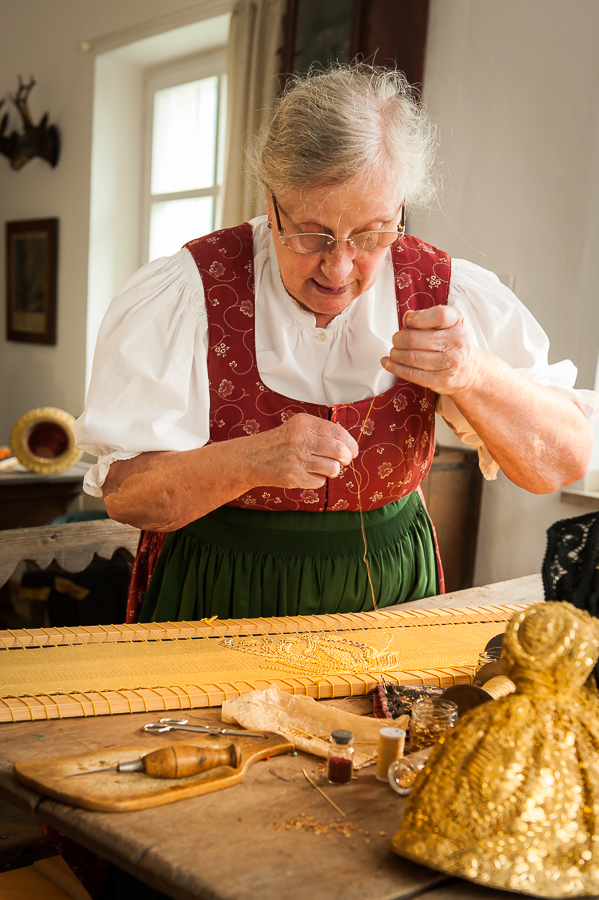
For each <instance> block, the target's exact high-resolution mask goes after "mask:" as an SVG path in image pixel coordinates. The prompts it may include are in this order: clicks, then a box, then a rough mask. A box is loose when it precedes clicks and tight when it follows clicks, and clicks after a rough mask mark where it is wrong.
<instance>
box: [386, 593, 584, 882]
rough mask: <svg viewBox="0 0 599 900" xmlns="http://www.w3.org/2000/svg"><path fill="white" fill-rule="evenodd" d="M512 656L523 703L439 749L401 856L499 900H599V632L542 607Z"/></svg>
mask: <svg viewBox="0 0 599 900" xmlns="http://www.w3.org/2000/svg"><path fill="white" fill-rule="evenodd" d="M503 647H504V660H505V663H506V666H507V670H508V674H509V676H510V677H511V679H512V680H513V681H514V683H515V684H516V692H515V693H514V694H510V695H509V696H507V697H503V698H501V699H499V700H495V701H492V702H489V703H485V704H483V705H482V706H479V707H477V708H476V709H474V710H472V711H471V712H470V713H467V714H466V716H464V718H463V719H460V721H459V723H458V725H457V727H456V728H455V729H454V730H453V731H452V732H449V733H448V734H447V735H445V736H444V737H443V738H441V739H440V741H439V742H438V743H437V745H436V746H435V748H434V750H433V752H432V754H431V757H430V760H429V762H428V765H427V766H426V768H425V769H424V770H423V772H422V773H421V774H420V775H419V777H418V779H417V781H416V784H415V785H414V789H413V791H412V793H411V795H410V798H409V800H408V804H407V807H406V812H405V815H404V819H403V821H402V824H401V828H400V829H399V831H398V832H397V834H396V835H395V837H394V839H393V843H392V846H393V849H394V850H395V852H396V853H398V854H399V855H400V856H405V857H407V858H408V859H411V860H414V861H416V862H419V863H423V864H424V865H427V866H430V867H431V868H434V869H439V870H441V871H443V872H447V873H450V874H452V875H459V876H461V877H462V878H467V879H470V880H471V881H478V882H480V883H481V884H486V885H489V886H490V887H494V888H503V889H506V890H510V891H519V892H522V893H525V894H531V895H533V896H535V897H548V898H554V897H560V898H561V897H582V896H588V895H595V894H596V893H597V890H598V889H599V826H597V822H598V821H599V697H598V695H597V691H596V689H595V687H594V681H593V683H592V684H590V683H589V684H586V683H585V682H586V681H587V679H588V677H589V675H590V673H591V672H592V670H593V666H594V664H595V661H596V660H597V657H598V656H599V623H598V622H597V620H596V619H593V618H591V616H589V614H588V613H587V612H585V611H583V610H579V609H576V608H575V607H573V606H572V605H571V604H569V603H544V604H541V605H539V606H534V607H531V608H530V609H527V610H525V611H524V612H520V613H518V614H516V615H515V616H514V617H513V619H512V620H511V622H510V623H509V625H508V628H507V631H506V636H505V638H504V644H503Z"/></svg>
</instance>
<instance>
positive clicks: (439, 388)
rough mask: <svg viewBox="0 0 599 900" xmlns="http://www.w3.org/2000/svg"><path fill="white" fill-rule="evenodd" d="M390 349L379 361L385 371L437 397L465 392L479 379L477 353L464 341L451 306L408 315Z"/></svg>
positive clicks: (458, 315) (459, 320) (460, 321)
mask: <svg viewBox="0 0 599 900" xmlns="http://www.w3.org/2000/svg"><path fill="white" fill-rule="evenodd" d="M403 326H404V327H403V329H402V331H398V332H397V333H396V334H395V335H394V336H393V349H392V350H391V352H390V354H389V356H386V357H384V358H383V359H382V360H381V363H382V365H383V366H385V367H386V369H387V371H389V372H392V373H393V374H394V375H397V377H398V378H403V379H405V380H406V381H412V382H414V384H419V385H421V386H422V387H427V388H430V389H431V390H433V391H435V392H436V393H437V394H461V393H463V392H464V391H469V390H470V389H471V388H472V387H474V385H475V384H476V381H477V379H478V376H479V359H478V350H477V348H476V347H473V346H472V344H471V343H470V341H469V340H468V335H467V334H466V331H465V329H464V322H463V318H462V315H461V313H459V312H458V311H457V310H456V309H454V308H453V307H451V306H433V307H431V308H430V309H421V310H417V311H414V312H408V313H406V314H405V316H404V320H403Z"/></svg>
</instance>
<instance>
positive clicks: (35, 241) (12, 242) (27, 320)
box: [6, 219, 58, 344]
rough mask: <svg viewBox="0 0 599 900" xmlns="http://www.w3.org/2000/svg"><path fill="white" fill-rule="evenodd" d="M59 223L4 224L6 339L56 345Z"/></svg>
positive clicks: (43, 221)
mask: <svg viewBox="0 0 599 900" xmlns="http://www.w3.org/2000/svg"><path fill="white" fill-rule="evenodd" d="M57 273H58V219H32V220H30V221H25V222H7V223H6V337H7V339H8V340H9V341H24V342H25V343H29V344H56V285H57Z"/></svg>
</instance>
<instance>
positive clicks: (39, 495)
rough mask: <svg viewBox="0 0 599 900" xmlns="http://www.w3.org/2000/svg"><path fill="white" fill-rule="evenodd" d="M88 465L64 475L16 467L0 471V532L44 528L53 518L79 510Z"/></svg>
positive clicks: (80, 464)
mask: <svg viewBox="0 0 599 900" xmlns="http://www.w3.org/2000/svg"><path fill="white" fill-rule="evenodd" d="M88 469H89V464H88V463H83V462H78V463H75V465H74V466H71V468H70V469H67V470H66V472H59V473H58V474H56V475H40V474H38V473H36V472H29V471H28V470H27V469H25V467H24V466H21V465H18V466H16V467H14V468H11V469H4V470H3V471H1V472H0V530H4V529H6V528H27V527H30V526H33V525H45V524H46V523H47V522H49V521H50V520H51V519H55V518H56V516H60V515H62V514H63V513H66V512H71V511H72V510H74V509H79V500H80V498H81V497H82V496H83V478H84V477H85V473H86V472H87V470H88Z"/></svg>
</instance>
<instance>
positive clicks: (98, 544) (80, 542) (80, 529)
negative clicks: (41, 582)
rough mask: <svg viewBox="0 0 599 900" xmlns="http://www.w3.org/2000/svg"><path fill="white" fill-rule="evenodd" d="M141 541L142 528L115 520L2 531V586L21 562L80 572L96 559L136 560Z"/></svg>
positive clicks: (0, 558) (0, 578) (0, 582)
mask: <svg viewBox="0 0 599 900" xmlns="http://www.w3.org/2000/svg"><path fill="white" fill-rule="evenodd" d="M138 540H139V528H134V527H133V525H121V523H120V522H113V521H112V519H99V520H98V519H97V520H95V521H92V522H74V523H72V524H69V525H42V526H39V527H37V528H15V529H10V530H7V531H0V586H2V585H3V584H5V582H6V581H7V580H8V579H9V578H10V576H11V575H12V573H13V572H14V570H15V568H16V566H17V565H18V564H19V563H20V562H26V563H27V564H28V565H31V566H33V567H34V568H39V569H44V568H46V567H47V566H49V565H53V566H56V567H57V568H59V569H62V570H64V571H66V572H81V571H82V570H83V569H85V567H86V566H87V565H89V563H90V562H91V561H92V559H94V558H95V557H96V558H100V559H112V557H113V556H114V554H115V553H120V554H121V555H123V556H124V557H125V558H126V559H129V560H133V559H134V558H135V551H136V549H137V542H138Z"/></svg>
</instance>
